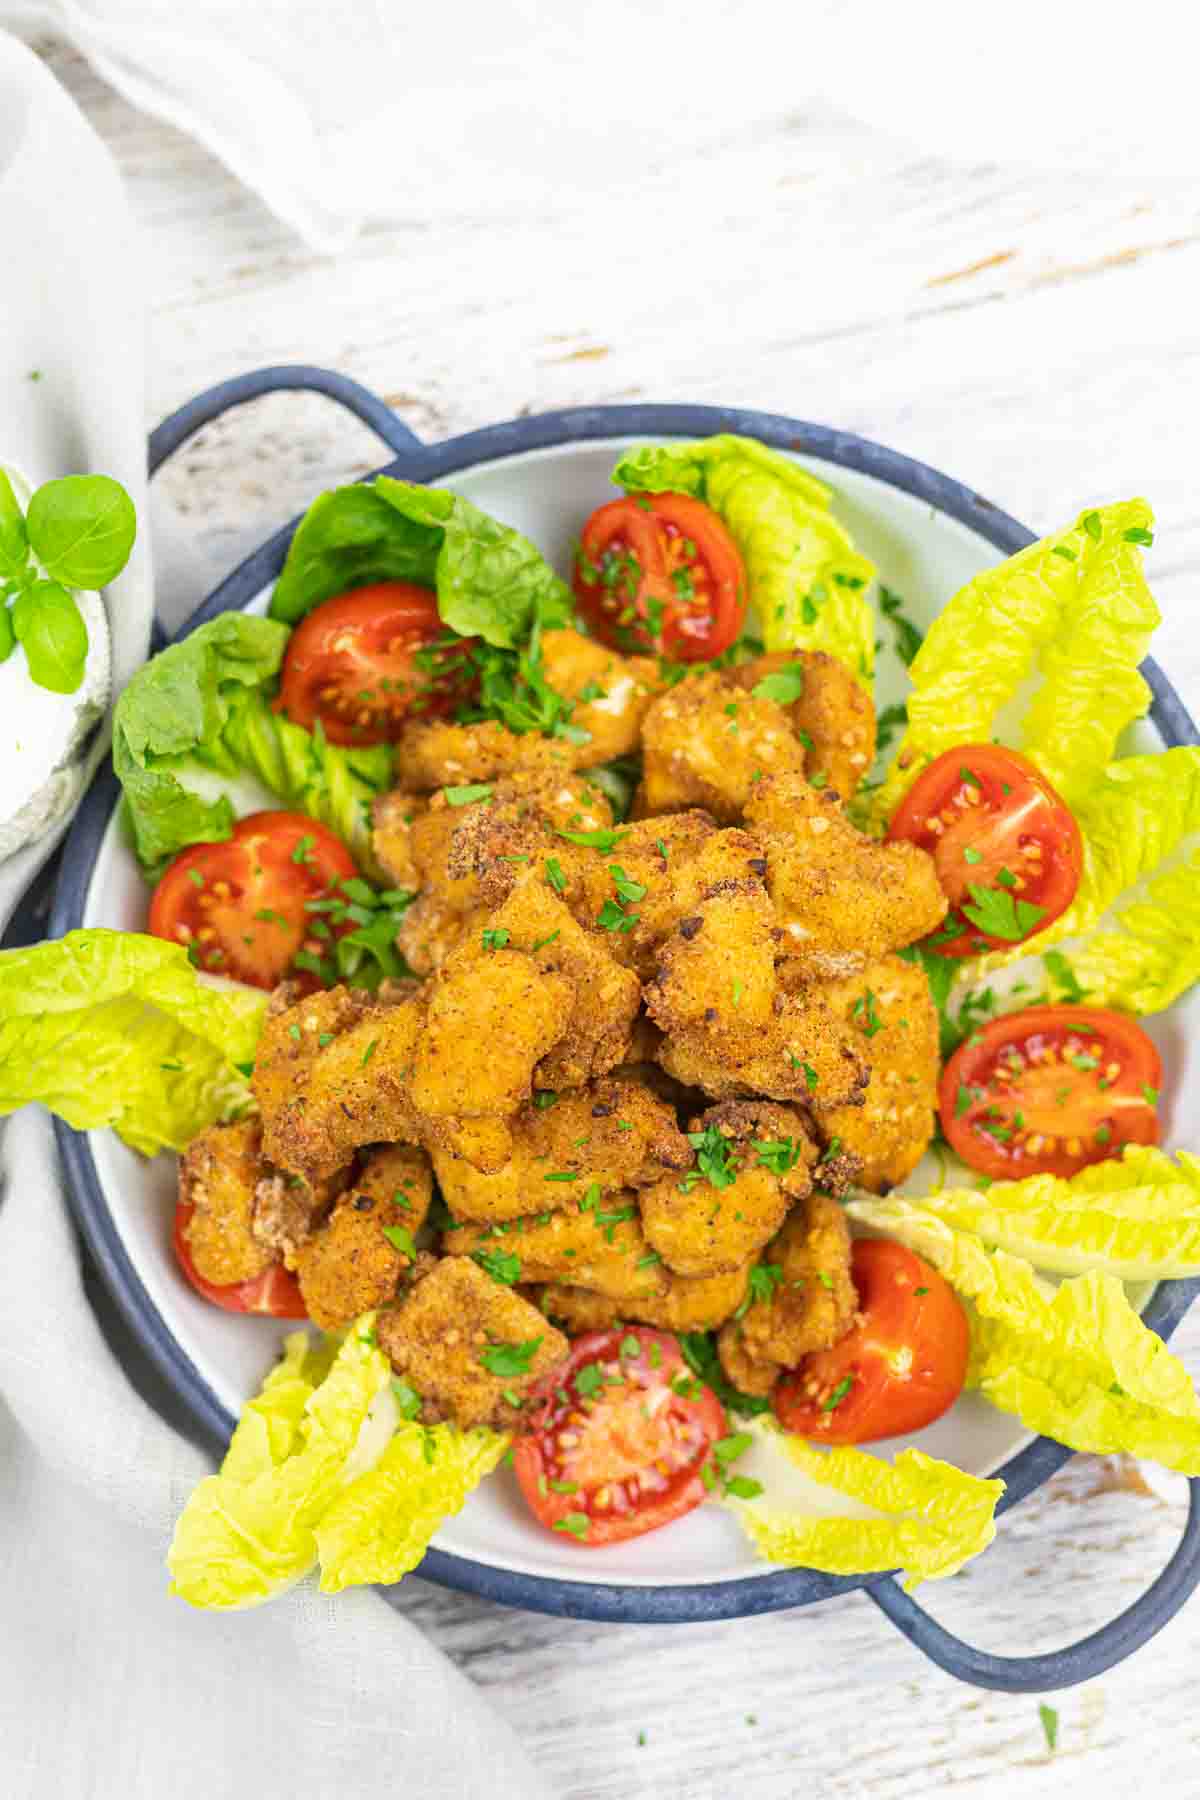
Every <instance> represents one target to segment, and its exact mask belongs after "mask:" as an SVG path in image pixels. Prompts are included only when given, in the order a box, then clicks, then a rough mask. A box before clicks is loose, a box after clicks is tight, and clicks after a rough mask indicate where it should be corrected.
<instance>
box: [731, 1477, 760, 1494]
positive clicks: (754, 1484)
mask: <svg viewBox="0 0 1200 1800" xmlns="http://www.w3.org/2000/svg"><path fill="white" fill-rule="evenodd" d="M762 1491H763V1484H762V1482H761V1481H755V1479H754V1477H753V1476H752V1475H731V1476H730V1478H729V1480H728V1481H727V1482H726V1483H725V1492H726V1493H727V1494H732V1495H733V1497H734V1499H735V1500H757V1498H758V1496H759V1495H760V1494H761V1493H762Z"/></svg>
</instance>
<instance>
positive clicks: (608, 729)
mask: <svg viewBox="0 0 1200 1800" xmlns="http://www.w3.org/2000/svg"><path fill="white" fill-rule="evenodd" d="M542 673H543V675H544V676H545V678H546V680H547V682H548V683H549V684H550V686H551V687H552V688H553V689H554V691H555V693H557V694H562V695H563V696H564V697H565V698H566V699H568V700H573V701H574V702H575V708H574V711H573V712H572V714H571V725H572V727H573V728H575V729H576V730H581V731H586V732H587V733H588V738H587V741H586V743H583V744H577V745H574V746H573V755H572V761H573V762H574V765H575V767H576V768H577V769H593V768H595V766H596V764H597V763H606V762H611V761H612V759H613V758H614V757H615V756H627V755H628V754H629V752H630V751H631V750H636V749H637V747H638V743H639V741H640V738H641V729H642V720H643V718H644V717H645V714H646V708H647V707H648V706H649V704H650V702H651V700H652V699H653V698H654V694H655V691H656V690H657V687H658V685H659V683H658V670H657V665H656V663H655V662H654V659H653V658H652V657H646V656H638V657H626V656H618V655H617V653H616V652H615V651H613V650H608V649H606V648H605V646H604V645H603V644H601V643H599V642H598V641H597V639H596V638H589V637H584V636H583V635H582V634H581V633H580V632H578V631H544V632H543V633H542Z"/></svg>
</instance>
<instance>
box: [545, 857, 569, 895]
mask: <svg viewBox="0 0 1200 1800" xmlns="http://www.w3.org/2000/svg"><path fill="white" fill-rule="evenodd" d="M546 880H547V881H548V882H549V883H550V886H551V887H552V888H553V889H554V891H555V893H556V894H561V893H562V891H563V889H564V888H565V887H566V885H567V878H566V876H565V875H564V874H563V872H562V864H561V863H560V862H559V860H558V858H557V856H548V857H547V858H546Z"/></svg>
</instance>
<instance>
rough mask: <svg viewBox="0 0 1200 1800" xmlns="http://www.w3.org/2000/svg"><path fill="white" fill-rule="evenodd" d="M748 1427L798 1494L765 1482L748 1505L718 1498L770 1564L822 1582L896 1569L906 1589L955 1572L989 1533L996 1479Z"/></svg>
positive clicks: (917, 1454) (761, 1424)
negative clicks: (783, 1460)
mask: <svg viewBox="0 0 1200 1800" xmlns="http://www.w3.org/2000/svg"><path fill="white" fill-rule="evenodd" d="M748 1429H749V1430H750V1432H751V1434H752V1435H753V1436H755V1437H756V1438H758V1439H759V1440H760V1442H761V1441H766V1442H767V1443H771V1444H774V1445H775V1446H776V1447H777V1448H779V1449H781V1450H782V1451H783V1452H784V1454H785V1455H786V1457H787V1458H788V1460H789V1461H790V1462H791V1464H792V1465H793V1466H794V1468H795V1469H796V1470H798V1471H799V1473H800V1475H801V1477H802V1478H803V1489H806V1490H807V1491H803V1490H802V1491H800V1492H798V1491H797V1489H798V1487H799V1486H800V1484H797V1483H796V1482H794V1481H791V1480H788V1481H786V1482H785V1483H780V1484H779V1488H778V1489H776V1487H775V1485H774V1484H772V1482H771V1481H770V1480H769V1479H768V1481H767V1482H766V1483H764V1490H763V1492H762V1494H760V1495H759V1496H757V1497H756V1498H754V1499H751V1500H742V1499H733V1498H730V1499H726V1500H725V1501H724V1504H725V1505H726V1506H728V1507H729V1508H730V1509H731V1510H732V1511H733V1512H734V1513H735V1514H736V1516H737V1518H738V1520H739V1522H740V1523H741V1525H742V1527H743V1529H744V1530H745V1532H746V1533H747V1535H748V1536H749V1537H750V1538H751V1539H752V1541H753V1543H754V1544H755V1546H756V1548H757V1549H758V1551H759V1553H760V1554H761V1555H762V1556H765V1557H767V1558H768V1560H769V1561H771V1562H777V1563H785V1564H787V1565H789V1566H790V1567H794V1568H804V1569H819V1570H821V1571H823V1572H824V1573H825V1574H829V1575H871V1574H875V1573H877V1572H879V1571H882V1570H887V1569H904V1570H905V1571H906V1572H907V1575H908V1580H907V1582H906V1584H905V1585H906V1587H907V1588H908V1589H909V1591H910V1592H911V1590H912V1589H913V1588H915V1587H916V1586H917V1585H918V1584H919V1583H920V1582H922V1581H936V1580H940V1579H941V1578H942V1577H943V1576H946V1575H953V1574H955V1573H956V1572H957V1571H958V1570H959V1569H961V1568H962V1566H963V1564H964V1563H966V1562H968V1561H969V1560H970V1559H971V1557H973V1556H977V1555H978V1554H979V1552H980V1551H981V1550H986V1549H987V1547H988V1545H989V1544H990V1543H991V1541H992V1539H993V1538H994V1537H995V1535H996V1524H995V1511H996V1505H997V1502H998V1501H999V1499H1000V1497H1001V1495H1002V1494H1003V1492H1004V1483H1003V1482H1002V1481H986V1480H984V1479H983V1478H982V1477H980V1476H978V1475H968V1474H966V1473H965V1472H964V1471H963V1470H961V1469H956V1468H955V1467H954V1466H953V1464H951V1463H945V1462H939V1461H938V1460H937V1458H935V1457H932V1456H927V1455H925V1453H924V1452H923V1451H921V1450H912V1449H910V1450H903V1451H901V1452H900V1454H899V1455H898V1456H897V1457H896V1459H895V1461H894V1462H893V1463H887V1462H884V1461H883V1459H882V1458H881V1457H877V1456H871V1455H869V1454H868V1453H867V1452H866V1451H865V1450H857V1449H853V1448H849V1447H847V1448H844V1449H829V1450H827V1449H817V1448H816V1447H815V1446H813V1445H811V1444H808V1443H806V1442H805V1441H804V1439H803V1438H799V1437H794V1436H792V1435H791V1434H790V1433H786V1432H783V1431H780V1430H779V1428H778V1426H776V1425H775V1424H774V1423H773V1422H772V1421H769V1420H756V1421H755V1422H754V1424H753V1425H752V1426H750V1427H749V1428H748ZM756 1466H758V1465H756ZM779 1490H782V1492H781V1491H779ZM847 1502H848V1503H849V1516H848V1512H847V1506H846V1503H847Z"/></svg>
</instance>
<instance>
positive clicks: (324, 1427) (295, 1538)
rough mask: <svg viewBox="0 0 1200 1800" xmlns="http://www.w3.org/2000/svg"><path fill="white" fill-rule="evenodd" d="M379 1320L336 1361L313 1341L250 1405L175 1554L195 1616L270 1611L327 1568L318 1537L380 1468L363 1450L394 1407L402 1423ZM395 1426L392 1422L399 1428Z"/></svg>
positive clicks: (176, 1590)
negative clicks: (350, 1488)
mask: <svg viewBox="0 0 1200 1800" xmlns="http://www.w3.org/2000/svg"><path fill="white" fill-rule="evenodd" d="M370 1323H371V1321H370V1315H368V1316H367V1317H366V1318H365V1319H363V1320H361V1321H360V1322H359V1325H358V1326H357V1327H356V1328H355V1329H353V1330H352V1331H351V1332H350V1333H349V1334H348V1335H347V1337H346V1338H345V1340H344V1341H343V1343H342V1345H341V1347H340V1349H338V1351H337V1353H336V1355H335V1356H334V1357H333V1359H332V1361H330V1360H329V1355H328V1351H327V1350H324V1349H322V1348H321V1347H317V1348H316V1349H314V1348H313V1347H312V1341H311V1340H310V1339H309V1338H308V1337H307V1336H306V1335H305V1333H303V1332H294V1333H293V1334H292V1335H291V1336H290V1337H289V1338H288V1340H287V1345H286V1349H285V1353H284V1359H283V1362H282V1363H281V1364H280V1366H279V1367H278V1368H276V1369H274V1370H273V1371H272V1373H271V1374H270V1375H268V1377H267V1380H266V1383H265V1384H264V1387H263V1391H262V1393H261V1395H260V1396H259V1397H258V1399H257V1400H252V1401H251V1402H250V1403H249V1405H248V1406H247V1408H246V1410H245V1412H244V1414H243V1416H242V1419H241V1421H240V1422H239V1424H238V1427H237V1430H236V1431H235V1432H234V1435H233V1439H232V1442H231V1444H230V1447H229V1452H228V1454H227V1456H226V1458H225V1461H224V1462H223V1463H222V1465H221V1468H220V1471H219V1472H218V1473H217V1474H216V1475H209V1476H208V1477H206V1479H205V1480H204V1481H202V1482H201V1483H200V1484H199V1486H198V1487H197V1488H196V1489H195V1490H194V1491H193V1493H192V1495H191V1497H190V1499H189V1500H188V1502H187V1505H186V1506H185V1507H184V1509H183V1512H182V1513H181V1515H180V1518H179V1522H178V1524H177V1525H176V1527H175V1535H174V1537H173V1538H172V1540H171V1547H170V1550H169V1551H168V1553H167V1567H168V1568H169V1570H170V1573H171V1592H172V1593H173V1594H178V1595H179V1596H180V1598H181V1599H183V1600H186V1601H187V1602H188V1604H189V1605H191V1606H196V1607H202V1608H206V1609H217V1610H229V1609H234V1608H240V1607H246V1606H258V1605H261V1604H262V1602H263V1601H264V1600H270V1599H271V1598H273V1597H274V1595H276V1594H279V1593H282V1592H283V1591H284V1590H285V1589H286V1588H289V1587H291V1586H293V1585H294V1584H295V1583H296V1582H297V1581H299V1580H301V1579H302V1578H303V1576H305V1575H307V1574H308V1572H309V1571H310V1570H311V1569H312V1568H314V1567H315V1565H316V1560H317V1540H316V1536H315V1529H316V1526H317V1524H318V1523H319V1521H320V1520H321V1518H322V1517H323V1515H324V1514H325V1513H326V1512H328V1510H329V1508H330V1506H331V1505H332V1504H333V1502H334V1500H335V1499H336V1497H337V1495H338V1493H339V1492H340V1490H341V1489H342V1488H343V1487H344V1486H345V1485H346V1484H347V1483H348V1482H352V1481H353V1480H355V1479H356V1478H357V1476H358V1475H359V1474H361V1473H362V1472H363V1470H362V1469H360V1468H359V1467H358V1466H356V1465H357V1464H358V1463H360V1462H363V1463H365V1465H366V1466H367V1467H369V1466H370V1462H371V1460H372V1459H371V1456H370V1454H369V1453H368V1454H367V1455H366V1456H363V1454H362V1452H361V1450H360V1444H361V1442H362V1441H363V1440H375V1439H376V1438H377V1439H378V1441H377V1447H376V1446H375V1444H374V1443H372V1447H373V1448H374V1455H375V1459H376V1460H377V1458H378V1456H379V1455H380V1454H382V1452H383V1450H384V1448H385V1447H386V1444H387V1436H386V1435H384V1434H383V1433H379V1434H376V1433H374V1432H373V1431H372V1429H371V1426H372V1420H371V1413H372V1409H373V1408H374V1407H375V1405H376V1402H377V1401H379V1400H380V1397H381V1396H383V1397H384V1399H385V1401H386V1403H387V1404H388V1405H389V1406H390V1407H391V1408H392V1414H393V1417H394V1416H395V1413H394V1408H395V1402H394V1401H393V1400H392V1397H391V1392H390V1386H389V1383H390V1377H391V1367H390V1365H389V1363H388V1360H387V1358H386V1357H385V1356H384V1355H383V1353H382V1351H381V1350H379V1349H378V1348H377V1346H376V1344H375V1340H374V1334H373V1333H372V1332H371V1330H370V1329H369V1327H370ZM389 1422H390V1421H389Z"/></svg>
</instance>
